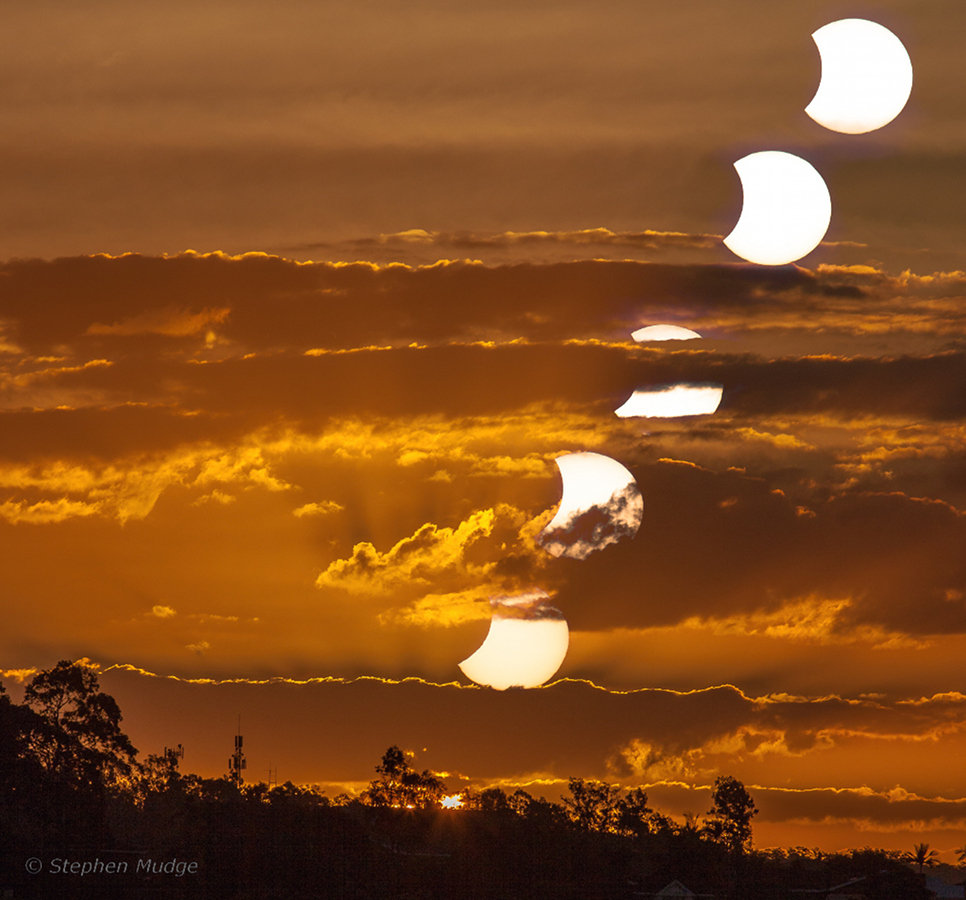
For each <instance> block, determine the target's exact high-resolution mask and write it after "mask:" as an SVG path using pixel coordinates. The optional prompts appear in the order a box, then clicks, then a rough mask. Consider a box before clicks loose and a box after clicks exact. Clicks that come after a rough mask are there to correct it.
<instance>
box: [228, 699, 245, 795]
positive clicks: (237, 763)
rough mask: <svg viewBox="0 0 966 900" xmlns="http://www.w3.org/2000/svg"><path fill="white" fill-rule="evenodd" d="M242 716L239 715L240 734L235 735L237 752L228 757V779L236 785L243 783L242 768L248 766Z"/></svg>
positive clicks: (239, 785)
mask: <svg viewBox="0 0 966 900" xmlns="http://www.w3.org/2000/svg"><path fill="white" fill-rule="evenodd" d="M243 740H244V739H243V738H242V733H241V716H239V717H238V734H236V735H235V752H234V753H233V754H232V755H231V756H230V757H229V758H228V779H229V781H233V782H234V783H235V786H236V787H241V785H242V780H243V779H242V769H247V768H248V763H246V762H245V754H244V752H243V751H242V741H243Z"/></svg>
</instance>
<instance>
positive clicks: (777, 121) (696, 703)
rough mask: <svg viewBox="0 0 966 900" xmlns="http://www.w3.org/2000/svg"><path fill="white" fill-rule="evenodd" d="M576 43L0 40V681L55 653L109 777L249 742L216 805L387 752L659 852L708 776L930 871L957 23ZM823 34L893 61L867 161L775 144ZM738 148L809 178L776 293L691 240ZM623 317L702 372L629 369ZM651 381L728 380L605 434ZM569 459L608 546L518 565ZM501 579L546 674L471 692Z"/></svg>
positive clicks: (732, 11)
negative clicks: (909, 88)
mask: <svg viewBox="0 0 966 900" xmlns="http://www.w3.org/2000/svg"><path fill="white" fill-rule="evenodd" d="M605 6H606V8H604V7H601V6H600V4H595V5H593V7H591V6H590V5H588V4H585V3H577V2H573V3H564V4H559V3H555V4H544V3H535V4H529V5H527V7H526V8H525V9H521V8H519V7H518V6H515V5H511V4H504V3H500V2H493V3H483V4H478V3H477V4H473V5H472V8H470V7H469V6H465V7H464V6H460V5H458V4H457V5H456V6H454V5H453V4H439V3H433V2H420V3H414V4H409V5H407V7H406V12H405V15H403V14H402V12H401V10H402V7H399V6H398V5H397V4H389V3H386V2H384V0H371V2H368V3H362V4H356V5H354V6H353V7H352V9H351V10H349V9H343V8H336V7H334V6H329V5H325V4H322V5H319V4H309V3H302V2H296V0H286V2H284V3H282V4H281V5H280V6H279V8H278V10H277V11H276V12H273V15H272V17H271V18H270V19H266V16H265V13H264V6H263V5H256V4H253V3H244V2H243V3H240V4H233V5H232V7H231V10H232V12H231V15H228V14H227V10H228V7H227V6H225V7H222V6H221V5H220V4H217V3H210V4H203V5H198V4H174V5H171V4H166V5H165V6H164V7H163V8H162V7H160V6H157V5H154V4H147V5H145V6H144V7H143V8H142V7H139V8H138V10H134V11H132V10H130V9H128V7H123V8H122V7H121V6H120V4H117V3H115V2H107V0H102V2H98V3H94V4H86V5H85V6H84V8H83V10H82V9H81V7H76V9H74V8H67V9H65V10H63V11H62V12H61V13H59V14H58V15H57V16H56V17H54V16H53V15H52V14H48V13H45V12H44V11H43V10H41V9H39V8H36V7H24V8H23V9H22V10H20V11H18V12H16V13H15V14H12V17H11V19H10V21H9V23H8V26H7V27H6V28H5V30H4V33H3V35H2V36H0V42H2V44H3V48H2V49H3V52H2V53H0V59H2V60H3V62H2V65H0V68H2V72H3V77H2V78H0V115H2V120H3V123H4V131H3V134H4V141H3V143H2V146H0V161H2V165H0V246H2V247H4V248H5V249H4V250H3V252H2V254H0V257H2V259H3V260H5V261H4V262H2V263H0V532H2V540H0V564H2V567H3V571H4V581H3V586H2V588H0V603H2V609H3V621H4V627H3V629H2V630H0V669H3V670H7V672H8V674H7V676H6V677H5V678H4V682H5V684H7V686H8V687H9V688H12V693H14V694H15V695H16V683H17V678H16V675H15V674H14V670H27V671H29V670H32V669H39V668H45V667H48V666H51V665H53V664H54V663H56V662H57V661H58V660H59V659H63V658H69V659H77V658H82V657H83V658H88V659H91V660H93V661H94V662H95V663H97V664H98V665H100V666H101V667H102V675H101V680H102V685H103V687H104V688H105V689H106V690H107V691H108V692H109V693H112V694H113V695H114V696H115V697H116V698H117V699H118V701H119V703H120V705H121V709H122V711H123V713H124V716H125V725H126V726H127V727H128V729H129V733H130V734H131V736H132V738H133V740H134V743H135V744H136V745H137V746H138V747H139V749H140V750H141V752H142V754H147V753H157V752H160V750H161V749H162V748H163V747H164V746H166V745H167V746H172V745H174V744H177V743H179V742H180V743H183V744H184V745H185V747H186V748H187V753H186V758H185V765H186V767H187V768H188V769H190V770H192V771H197V772H200V773H202V774H205V775H217V774H221V773H222V772H223V769H224V761H225V759H226V758H227V755H228V752H230V749H231V734H232V733H233V730H234V727H235V722H236V716H237V715H238V714H239V713H241V715H242V717H243V723H244V731H245V735H246V749H247V751H248V754H249V765H250V775H251V776H253V777H262V776H261V775H260V774H259V773H264V774H267V770H268V768H269V766H270V765H271V766H276V765H277V766H278V769H279V777H280V779H281V780H283V781H284V780H286V779H291V780H294V781H322V782H325V783H327V784H330V785H332V786H333V787H332V788H331V790H332V792H336V791H337V790H339V789H341V788H338V787H336V786H337V785H342V786H347V787H349V788H350V789H351V788H352V787H353V786H356V785H359V784H361V783H364V782H367V781H368V780H369V779H370V778H371V777H372V774H373V767H374V766H375V764H376V763H377V762H378V760H379V757H380V756H381V754H382V752H383V751H384V750H385V748H386V747H388V746H389V745H390V744H393V743H396V744H399V745H400V746H404V747H406V748H407V749H410V750H413V751H416V752H417V762H418V764H419V765H420V766H422V767H431V768H433V769H435V770H438V771H444V772H447V773H449V775H448V776H447V781H448V783H450V785H451V787H453V788H456V787H458V786H459V785H461V784H466V783H473V784H491V783H500V784H504V785H519V784H529V785H531V786H530V787H529V788H528V789H529V790H531V791H532V792H534V793H537V794H539V793H546V794H547V795H548V796H550V795H553V794H554V793H555V792H558V791H559V790H560V787H561V785H562V784H563V783H564V782H565V780H566V778H567V777H568V776H571V775H576V776H582V777H597V778H606V779H608V780H611V781H620V782H621V783H624V784H627V785H631V784H639V783H643V784H647V785H650V787H649V788H648V790H649V792H650V794H651V797H652V799H653V800H654V801H655V803H657V805H659V806H663V808H665V809H667V810H668V811H670V812H672V813H673V814H675V815H681V814H682V813H683V812H685V811H695V812H699V813H704V812H705V811H706V810H707V808H708V805H709V804H708V796H707V792H706V787H707V785H709V784H710V783H712V782H713V780H714V777H715V776H716V775H717V774H734V775H736V776H738V777H739V778H741V779H742V780H743V781H744V782H745V783H746V784H747V785H749V786H751V787H752V794H753V796H754V797H755V799H756V801H757V802H758V805H759V807H760V808H761V810H762V814H761V815H760V816H759V817H758V819H757V820H756V836H757V840H758V842H759V843H760V844H763V845H768V844H777V843H783V844H803V845H807V846H820V847H823V848H824V849H835V848H837V847H843V846H866V845H870V846H885V847H899V848H901V849H909V848H911V845H912V844H913V843H916V842H919V841H921V840H925V841H928V842H930V843H931V844H932V845H933V846H935V847H936V848H937V849H939V850H941V851H943V854H944V858H945V859H947V860H950V859H951V858H952V854H951V850H952V848H954V847H958V846H962V844H963V843H964V837H963V835H964V832H966V784H964V780H963V774H962V765H961V762H960V761H961V760H962V759H963V753H964V750H966V747H964V742H966V729H964V717H966V694H963V693H960V691H964V690H966V688H964V685H963V674H964V667H963V662H962V660H963V656H964V653H963V651H964V649H966V638H964V632H966V563H964V559H966V556H964V554H963V552H962V548H963V546H964V542H966V519H964V512H963V511H964V510H966V449H964V440H963V438H964V433H966V401H964V397H966V391H964V388H966V352H964V348H966V343H964V339H966V274H964V273H963V272H962V271H961V270H962V269H963V268H964V266H963V262H962V246H963V240H964V238H966V233H964V232H966V221H964V219H963V216H962V212H961V208H960V207H961V204H960V202H959V200H958V198H959V197H961V196H962V190H961V189H960V188H961V187H962V186H963V175H962V172H963V171H966V169H964V167H963V165H962V164H963V155H964V138H966V132H964V130H963V127H962V120H961V111H962V108H963V105H962V102H961V99H962V98H961V97H960V86H961V85H962V84H963V83H966V79H964V77H963V76H964V74H966V73H964V72H963V71H962V70H963V67H964V66H966V63H964V62H963V59H962V55H961V53H960V52H959V47H958V43H959V38H958V35H959V34H960V33H961V29H957V28H956V27H955V26H956V24H957V23H958V24H960V25H961V24H963V15H964V13H963V10H962V9H961V8H960V5H958V4H956V3H952V2H949V3H946V2H937V3H933V4H930V5H929V9H928V10H923V9H922V8H921V4H914V3H911V2H905V3H900V2H892V3H876V4H873V5H872V6H871V7H869V6H868V5H866V6H864V7H863V8H862V9H858V8H853V7H849V8H844V7H842V8H839V7H836V6H835V5H834V4H828V3H817V2H816V3H808V2H797V0H796V2H792V3H787V4H781V5H780V7H779V6H778V5H774V6H773V7H763V6H762V5H761V4H760V3H751V2H738V0H734V2H727V3H723V4H722V3H715V4H712V3H710V2H705V0H699V2H697V3H691V4H684V5H681V4H677V5H675V4H667V5H666V6H667V7H669V8H664V7H661V8H659V9H658V8H646V9H645V8H644V7H642V5H641V4H631V3H627V2H623V0H612V2H608V3H607V4H606V5H605ZM833 7H835V8H833ZM122 12H123V14H122ZM846 15H865V16H867V17H870V18H875V19H877V20H878V21H880V22H882V23H883V24H885V25H887V26H889V27H891V28H893V30H895V31H896V33H897V34H899V35H900V36H901V37H902V38H903V40H904V41H905V42H906V46H907V47H908V48H909V50H910V54H911V56H912V59H913V65H914V67H915V71H916V82H915V86H914V90H913V95H912V99H911V100H910V103H909V106H908V107H907V109H906V110H905V112H904V113H903V114H902V115H901V116H900V117H899V119H897V120H896V122H894V123H893V124H892V125H890V126H888V127H887V128H885V129H883V130H882V131H881V132H876V133H873V134H870V135H867V136H859V137H846V136H843V135H834V134H832V133H831V132H826V131H824V130H823V129H821V128H819V127H818V126H817V125H816V124H815V123H813V122H812V121H811V120H810V119H808V117H807V116H805V115H804V113H803V112H802V111H801V110H802V108H803V107H804V105H805V104H806V103H807V102H808V100H809V99H810V97H811V95H812V93H813V91H814V88H815V85H816V84H817V78H818V58H817V53H816V52H815V49H814V46H813V44H812V42H811V39H810V37H809V35H810V33H811V32H812V31H813V30H815V29H816V28H818V27H819V26H821V25H822V24H825V22H827V21H830V20H831V19H833V18H837V17H842V16H846ZM752 26H753V27H752ZM756 149H786V150H790V151H792V152H798V153H801V154H802V155H805V156H807V157H808V158H809V159H810V160H811V161H812V162H813V163H814V164H815V165H816V166H817V167H818V168H819V169H820V170H821V171H822V172H823V174H824V175H825V176H826V180H827V181H828V184H829V187H830V190H831V194H832V202H833V219H832V227H831V229H830V231H829V234H828V236H827V243H826V244H824V245H822V246H821V247H819V248H818V249H817V250H816V251H815V252H814V253H812V254H810V255H809V256H808V257H806V258H805V259H804V260H803V261H801V263H800V264H799V265H798V266H788V267H781V268H777V269H772V268H761V267H755V266H751V265H744V264H738V263H737V262H736V261H735V260H734V257H732V256H731V255H730V253H729V252H728V251H727V250H726V249H725V248H724V247H723V246H722V245H721V235H722V234H725V233H726V232H727V231H728V230H729V229H730V227H731V226H732V225H733V224H734V221H735V218H736V217H737V214H738V211H739V209H740V203H741V199H740V187H739V184H738V181H737V177H736V175H735V173H734V171H733V169H732V168H731V164H732V163H733V161H734V160H735V159H737V158H738V157H740V156H742V155H744V154H745V153H747V152H750V151H751V150H756ZM188 248H193V250H190V251H189V250H188ZM660 322H671V323H675V324H679V325H682V326H685V327H688V328H693V329H695V330H697V331H699V332H700V333H701V334H702V335H704V339H702V340H700V341H694V342H689V343H687V344H681V343H678V342H674V343H673V344H667V345H653V344H652V345H646V346H645V345H638V344H635V342H634V341H633V340H632V339H631V337H630V334H631V332H632V331H634V330H636V329H638V328H640V327H641V326H643V325H649V324H655V323H660ZM675 381H693V382H713V383H720V384H722V385H724V399H723V402H722V404H721V407H720V409H719V410H718V412H717V413H716V414H715V415H714V416H711V417H703V418H700V419H689V420H683V421H663V420H651V421H647V420H642V419H620V418H618V417H616V416H615V415H614V412H613V411H614V409H616V408H617V407H618V406H620V405H621V404H622V403H623V402H624V400H626V399H627V397H628V396H629V395H630V394H631V392H632V391H634V390H636V389H638V388H641V387H644V386H647V385H654V384H664V383H670V382H675ZM581 450H590V451H594V452H598V453H603V454H607V455H609V456H611V457H613V458H615V459H617V460H619V461H620V462H621V463H622V464H623V465H625V466H626V467H627V468H628V469H629V470H630V471H631V472H632V473H633V475H634V476H635V478H636V480H637V482H638V485H639V487H640V490H641V492H642V495H643V497H644V503H645V510H644V518H643V522H642V524H641V528H640V530H639V532H638V534H637V536H636V538H634V540H633V541H623V542H621V543H619V544H617V545H615V546H612V547H608V548H607V549H605V550H603V551H601V552H600V553H597V554H594V555H592V556H591V557H589V558H588V559H586V560H573V559H554V558H553V557H551V556H549V555H548V554H547V553H546V552H545V551H543V550H542V549H541V548H540V547H539V546H538V545H537V544H536V543H535V542H534V536H535V535H536V534H537V532H538V531H539V529H540V528H541V527H542V526H543V525H545V524H546V522H547V521H548V520H549V518H550V517H551V516H552V514H553V510H554V507H555V505H556V503H557V501H558V499H559V495H560V484H559V478H558V475H557V471H556V467H555V465H554V463H553V459H554V457H555V456H557V455H559V454H561V453H564V452H573V451H581ZM531 588H540V589H542V590H545V591H547V592H548V593H549V594H550V595H551V596H552V597H553V602H554V605H555V606H557V607H559V608H560V609H561V610H562V611H563V613H564V615H565V616H566V618H567V620H568V622H569V625H570V629H571V646H570V652H569V654H568V657H567V659H566V661H565V662H564V664H563V667H562V668H561V670H560V673H559V676H560V677H561V678H563V679H566V680H565V681H563V682H561V683H559V684H555V685H553V686H550V687H546V688H543V689H540V690H536V691H527V692H521V691H511V692H507V693H499V694H498V693H495V692H492V691H485V690H481V689H478V688H475V687H471V686H470V685H469V682H468V681H467V680H466V679H465V678H464V677H463V676H462V674H461V673H460V671H459V669H458V668H457V663H458V662H459V661H460V660H462V659H464V658H465V657H466V656H467V655H469V654H470V653H471V652H472V651H473V650H474V649H475V648H476V647H477V646H478V645H479V643H480V642H481V640H482V639H483V636H484V634H485V633H486V629H487V621H488V619H489V614H490V606H489V602H488V600H489V597H490V596H492V595H494V594H498V593H502V592H507V591H518V590H528V589H531ZM158 676H172V677H158ZM408 678H412V679H416V680H415V681H404V679H408ZM360 679H361V680H360ZM199 680H201V681H199ZM204 680H213V681H225V680H227V683H224V684H209V683H202V681H204ZM303 682H304V683H303ZM424 748H425V749H424ZM702 791H703V792H702Z"/></svg>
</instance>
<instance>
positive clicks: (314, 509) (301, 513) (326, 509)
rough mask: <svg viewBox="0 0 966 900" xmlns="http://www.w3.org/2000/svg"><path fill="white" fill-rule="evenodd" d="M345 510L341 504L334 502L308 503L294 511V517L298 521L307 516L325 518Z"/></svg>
mask: <svg viewBox="0 0 966 900" xmlns="http://www.w3.org/2000/svg"><path fill="white" fill-rule="evenodd" d="M344 509H345V507H344V506H342V504H340V503H336V502H335V501H333V500H323V501H322V502H321V503H306V504H304V505H303V506H299V507H298V508H297V509H293V510H292V515H293V516H295V518H296V519H302V518H305V517H306V516H325V515H328V514H329V513H334V512H341V511H343V510H344Z"/></svg>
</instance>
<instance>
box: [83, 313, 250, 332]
mask: <svg viewBox="0 0 966 900" xmlns="http://www.w3.org/2000/svg"><path fill="white" fill-rule="evenodd" d="M230 312H231V310H230V309H229V308H228V307H222V308H221V309H203V310H201V311H200V312H198V313H191V312H189V311H187V310H183V309H173V308H168V309H157V310H147V311H145V312H143V313H140V314H139V315H136V316H133V317H131V318H129V319H124V320H123V321H121V322H118V323H115V324H114V325H101V324H100V323H98V322H94V323H93V324H91V325H89V326H88V328H87V331H86V332H85V334H89V335H117V336H120V337H125V336H131V335H140V334H160V335H165V336H167V337H189V336H192V335H195V334H198V333H199V332H200V331H202V330H204V329H206V328H207V327H208V326H209V325H212V324H219V323H221V322H224V321H225V319H226V318H227V317H228V314H229V313H230Z"/></svg>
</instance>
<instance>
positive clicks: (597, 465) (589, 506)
mask: <svg viewBox="0 0 966 900" xmlns="http://www.w3.org/2000/svg"><path fill="white" fill-rule="evenodd" d="M555 462H556V463H557V468H558V469H560V478H561V480H562V482H563V492H562V494H561V497H560V506H559V507H558V508H557V512H556V515H554V517H553V518H552V519H551V520H550V522H549V524H548V525H547V527H546V528H544V530H543V531H541V532H540V535H539V536H538V538H537V542H538V543H539V544H541V545H542V546H543V548H544V549H545V550H546V551H547V552H548V553H551V554H553V555H554V556H566V557H569V558H570V559H586V558H587V557H588V556H589V555H590V554H591V553H593V552H594V551H595V550H601V549H603V548H604V547H607V546H610V545H611V544H614V543H617V541H619V540H620V539H621V538H624V537H634V535H635V534H637V529H638V528H640V526H641V519H642V518H643V515H644V500H643V498H642V497H641V492H640V490H639V489H638V487H637V481H636V480H635V479H634V476H633V475H631V473H630V472H629V471H628V470H627V469H626V468H625V467H624V466H622V465H621V464H620V463H619V462H617V460H616V459H611V458H610V457H609V456H604V455H603V454H602V453H567V454H565V455H564V456H558V457H557V459H556V460H555Z"/></svg>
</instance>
